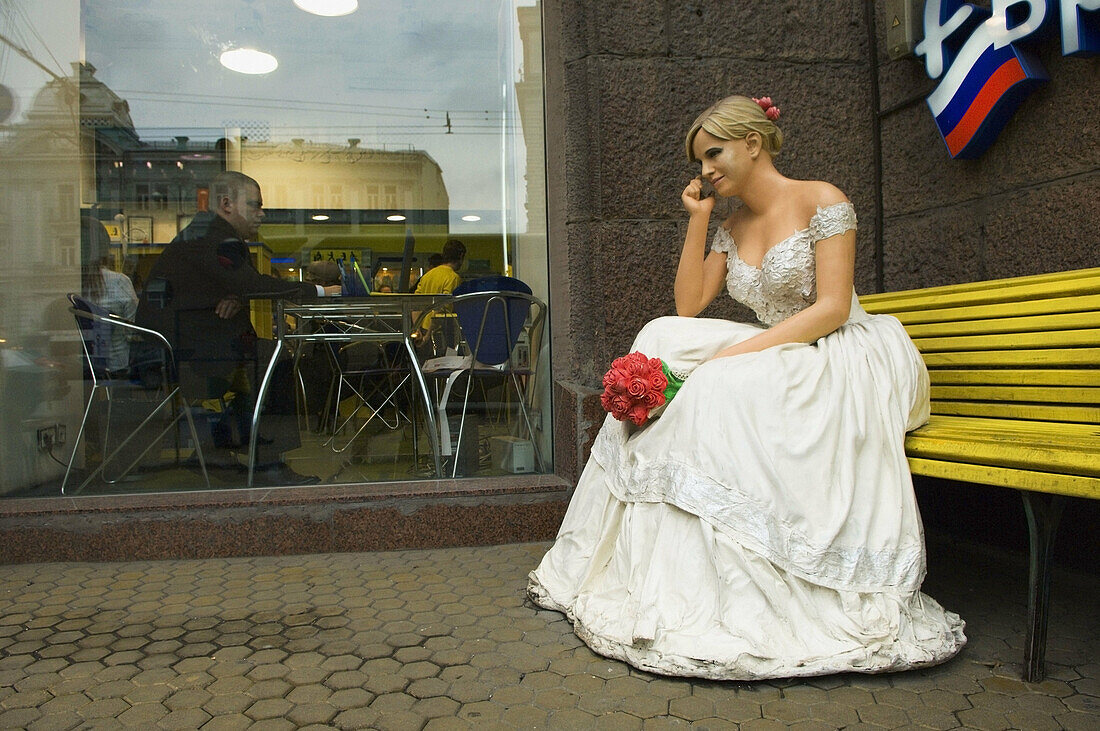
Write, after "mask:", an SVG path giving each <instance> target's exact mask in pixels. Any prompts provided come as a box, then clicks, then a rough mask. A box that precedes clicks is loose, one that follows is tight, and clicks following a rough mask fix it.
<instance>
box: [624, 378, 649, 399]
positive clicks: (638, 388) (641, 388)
mask: <svg viewBox="0 0 1100 731" xmlns="http://www.w3.org/2000/svg"><path fill="white" fill-rule="evenodd" d="M648 386H649V384H648V383H647V382H646V381H644V380H642V379H641V378H639V377H637V376H635V377H634V378H631V379H630V382H629V383H627V384H626V392H627V393H629V394H630V395H631V396H633V397H634V398H640V397H641V396H643V395H645V392H646V389H647V388H648Z"/></svg>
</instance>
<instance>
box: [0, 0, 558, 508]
mask: <svg viewBox="0 0 1100 731" xmlns="http://www.w3.org/2000/svg"><path fill="white" fill-rule="evenodd" d="M0 22H3V23H5V24H6V25H5V27H4V29H3V38H4V40H5V44H4V51H5V53H7V54H8V55H6V56H5V57H4V58H5V60H7V63H6V64H4V65H0V91H3V92H4V94H0V101H3V100H5V99H10V103H4V104H0V116H2V117H3V118H4V119H3V120H0V121H3V123H4V127H3V128H2V132H0V159H2V160H3V165H2V166H0V180H2V181H3V184H2V187H3V189H4V190H5V196H3V200H0V253H3V254H4V255H5V261H6V262H9V263H10V266H9V267H8V268H7V269H6V270H5V271H3V272H2V273H0V278H2V279H3V280H4V281H3V282H0V310H2V314H0V356H2V361H0V387H2V389H3V393H4V397H3V401H2V405H0V428H3V429H4V430H5V431H6V432H8V433H9V434H12V435H15V438H13V439H9V440H7V443H5V444H3V446H0V462H2V463H3V464H5V466H6V469H5V473H6V474H5V475H3V476H2V477H0V493H5V494H36V493H41V494H50V493H51V491H52V490H53V489H54V488H55V487H56V485H57V484H58V483H59V482H60V475H61V473H62V472H63V471H64V470H63V469H62V465H63V464H64V463H65V462H66V461H67V459H68V457H69V456H70V455H71V454H72V446H73V444H72V442H73V440H74V439H75V435H76V433H77V432H78V430H79V427H80V425H81V414H82V412H83V410H84V406H85V404H86V402H87V396H88V392H87V384H86V383H85V382H84V376H85V375H87V374H86V373H85V371H86V367H85V366H82V365H81V363H80V358H79V348H78V344H79V342H80V340H81V338H80V336H79V334H78V333H77V332H76V328H75V326H74V324H73V320H72V317H71V315H70V313H69V307H68V301H67V300H66V295H67V294H69V293H77V294H84V295H87V294H88V291H87V284H88V282H89V281H90V279H89V276H88V273H89V272H90V271H99V272H100V273H101V276H103V277H110V278H111V279H110V281H111V282H116V281H122V279H125V280H126V281H127V282H130V283H131V285H132V287H133V289H134V291H135V292H137V293H141V292H142V291H143V290H144V289H145V288H146V287H147V286H148V283H149V273H150V271H151V269H152V267H153V264H154V262H155V261H156V260H157V258H158V257H159V255H160V254H161V253H162V252H163V251H164V249H165V247H166V246H167V245H169V243H170V242H171V241H172V240H173V239H174V238H175V237H176V236H177V235H178V234H179V233H180V232H181V231H182V230H184V229H185V228H186V227H187V226H188V225H189V224H191V223H192V222H193V221H194V220H195V218H196V216H202V215H203V214H204V213H209V212H210V211H211V204H212V201H211V200H210V189H209V184H210V181H211V180H212V179H213V177H214V176H215V175H217V174H218V173H219V172H221V171H224V170H236V171H240V172H243V173H245V174H247V175H249V176H251V177H252V178H254V179H255V180H257V181H258V182H259V184H260V186H261V188H262V190H263V196H264V205H265V209H266V213H267V216H266V219H265V221H264V223H263V225H262V227H261V229H260V233H259V235H258V236H257V237H256V239H257V240H256V241H253V242H251V243H250V246H249V251H250V256H251V266H254V267H255V268H256V269H257V270H258V271H259V272H261V273H263V274H268V275H271V276H275V277H279V278H282V279H286V280H293V281H305V280H309V281H316V282H319V283H322V284H323V283H325V282H331V281H339V280H338V279H333V278H332V277H333V274H332V272H326V270H325V267H324V266H318V263H320V264H322V265H323V264H324V263H327V262H341V261H342V262H344V263H348V264H349V268H350V263H351V262H353V261H354V262H355V264H356V265H358V266H359V267H360V268H361V270H362V272H363V284H364V287H365V288H366V289H369V290H371V291H373V292H374V293H383V292H394V293H400V292H402V291H405V292H407V291H410V289H411V288H412V287H414V286H415V283H416V282H417V280H418V279H419V278H420V277H421V276H422V275H423V274H424V272H425V271H426V270H427V269H428V268H429V258H430V256H431V255H432V254H438V253H439V252H440V251H441V250H442V248H443V245H444V242H446V241H447V240H448V239H451V238H456V237H457V238H460V239H461V240H462V241H463V242H464V243H465V245H466V247H467V249H468V255H467V257H466V263H465V265H464V268H463V271H462V276H463V278H464V279H467V280H474V279H477V278H479V277H485V276H489V275H501V274H506V275H511V276H514V277H518V278H520V279H522V280H523V281H525V282H526V283H527V284H528V285H529V286H530V287H531V289H532V290H533V292H534V296H536V297H538V298H541V299H542V300H546V299H547V289H546V288H547V281H546V250H545V247H546V244H545V222H544V218H545V202H544V200H543V198H544V195H545V193H544V186H543V182H542V181H543V162H542V157H541V152H542V148H543V144H542V86H541V30H540V27H539V10H538V7H537V4H535V3H533V2H530V3H529V2H526V1H522V0H521V1H519V2H516V1H513V0H474V1H472V2H471V1H467V0H461V1H460V0H453V1H450V2H442V3H441V2H438V1H436V0H402V2H400V3H360V4H359V7H358V8H357V9H353V10H352V11H351V12H350V13H348V14H346V15H342V16H339V17H325V16H321V15H315V14H312V13H308V12H304V11H303V10H302V9H300V8H299V7H297V6H296V5H295V4H294V3H283V2H280V3H266V2H264V3H261V2H253V1H251V0H233V1H231V2H224V1H219V2H210V1H200V2H194V3H187V4H181V3H177V2H175V1H174V0H148V1H147V2H143V3H140V4H120V3H116V2H110V1H108V0H83V2H79V1H78V0H71V1H69V2H59V3H53V4H51V5H50V7H49V8H44V7H41V6H40V5H39V4H37V3H34V2H31V1H30V0H22V1H17V2H15V3H14V10H13V12H10V13H8V14H7V15H6V16H5V17H4V18H3V19H2V20H0ZM244 45H249V47H255V48H258V49H262V50H264V51H265V52H267V53H269V54H271V56H272V57H273V58H275V59H277V66H276V67H275V68H274V69H271V70H269V71H267V72H265V73H261V74H253V73H248V74H244V73H238V72H235V71H233V70H231V69H229V68H227V67H226V66H225V65H223V64H222V63H221V61H220V58H221V55H222V53H223V52H224V51H226V50H229V49H231V48H235V47H243V46H244ZM82 216H83V217H84V219H85V223H86V224H87V222H88V221H94V222H98V224H100V226H101V227H102V234H100V232H99V231H97V233H96V236H95V243H94V246H93V245H89V244H88V243H86V240H87V235H85V236H84V237H83V238H82V225H81V217H82ZM86 227H90V224H89V225H88V226H86ZM93 249H94V251H93ZM326 277H328V278H327V279H326ZM104 307H105V308H106V309H107V310H109V311H111V312H114V314H116V315H118V316H121V317H123V318H127V317H132V313H130V312H128V311H125V309H124V308H119V307H116V306H112V305H104ZM250 309H251V320H252V323H253V325H254V327H255V330H256V332H257V334H258V336H259V337H260V338H261V339H270V338H272V337H273V334H274V331H275V328H274V327H273V323H272V314H273V311H274V309H273V307H272V304H271V302H269V301H256V302H253V303H252V304H251V306H250ZM291 327H293V324H292V325H291ZM311 347H312V346H311ZM525 347H529V344H528V345H527V346H525ZM313 349H314V350H317V349H316V348H313ZM311 354H313V355H317V358H316V359H315V360H317V361H318V362H323V361H325V359H323V358H321V357H320V355H321V353H311ZM385 355H386V358H387V362H390V361H392V360H393V356H394V354H393V353H385ZM325 358H328V354H325ZM525 358H527V359H529V360H530V361H532V362H540V363H541V365H542V370H544V371H546V373H547V376H543V377H537V376H536V375H535V373H534V371H535V369H532V374H531V376H530V380H531V384H530V385H531V387H532V389H533V390H532V391H531V393H530V394H529V396H528V398H530V400H531V402H532V404H533V406H534V408H533V410H532V412H531V413H533V414H534V418H535V419H536V420H537V421H539V426H540V429H539V430H538V434H539V437H538V438H539V439H540V440H541V441H542V442H543V443H542V444H540V445H539V449H540V450H541V452H542V453H544V454H550V453H551V452H552V450H551V449H550V448H549V439H550V429H549V425H550V419H549V416H550V414H549V393H548V389H549V378H548V366H549V364H548V361H545V358H546V354H545V349H543V352H542V353H541V355H540V354H538V353H526V354H525ZM543 361H545V362H543ZM116 365H117V364H116ZM311 369H312V370H313V371H315V372H314V373H312V375H309V374H308V373H307V375H304V376H301V377H300V378H299V382H300V383H301V388H300V389H299V390H300V393H299V394H298V396H297V398H298V402H297V404H298V412H299V426H300V427H301V428H302V429H303V435H304V438H303V449H306V448H307V447H308V446H310V445H311V444H313V443H319V442H321V441H324V439H317V440H312V441H311V440H310V432H314V433H316V432H317V431H318V430H319V429H322V428H323V427H324V425H325V424H330V423H332V421H331V417H332V414H333V413H334V412H335V413H337V414H339V413H341V412H343V413H349V410H350V413H352V414H355V413H358V412H357V411H356V410H357V409H365V408H366V407H364V405H363V404H359V405H356V404H355V403H342V402H341V400H340V399H339V398H336V403H328V404H326V403H325V402H326V401H329V402H331V401H332V400H333V398H335V397H331V396H330V395H329V394H328V393H327V391H326V387H327V386H328V385H330V384H331V383H332V382H333V380H332V379H333V375H332V373H331V369H329V370H328V371H326V370H325V368H323V367H321V366H319V365H318V364H317V363H312V364H310V363H307V364H306V365H305V366H304V367H303V369H302V372H303V373H305V372H308V371H310V370H311ZM115 370H116V371H119V372H121V369H115ZM307 381H309V382H307ZM493 397H494V394H489V393H486V394H485V398H484V401H485V402H486V404H488V403H490V402H492V401H493ZM402 399H404V401H402ZM402 399H395V400H394V403H392V404H390V405H389V406H391V407H396V409H397V411H398V412H400V410H401V409H402V408H404V409H405V411H406V412H408V413H406V414H405V422H404V423H402V422H401V421H400V419H397V420H396V423H397V427H396V428H392V429H391V428H388V427H383V428H380V429H379V430H378V431H377V433H370V431H369V430H368V437H369V438H368V439H366V440H364V442H365V446H364V449H363V450H362V451H361V453H359V454H356V455H352V456H351V457H350V458H343V457H341V458H339V459H337V458H333V457H332V456H331V455H321V454H319V453H316V452H315V453H310V454H305V453H303V454H302V455H299V459H300V460H302V462H301V463H302V464H303V465H306V466H307V467H308V468H309V469H312V472H313V474H315V475H317V476H319V477H321V478H322V479H325V480H330V481H345V480H346V481H357V482H358V481H364V480H366V481H370V480H376V479H407V478H410V477H419V476H423V474H424V469H425V464H426V462H424V461H423V460H422V459H421V460H420V461H419V462H418V461H417V460H418V455H419V454H420V453H422V452H423V450H424V449H425V444H426V443H425V444H419V443H410V441H411V436H410V435H409V434H407V433H406V432H409V431H414V429H411V428H410V427H412V426H413V422H414V421H415V420H416V419H417V418H421V419H422V418H423V415H422V414H421V415H420V417H418V416H417V414H416V413H415V406H414V405H413V402H412V400H411V399H410V397H402ZM223 400H224V399H223ZM207 401H208V403H206V404H198V405H192V408H196V409H204V410H205V411H206V412H212V413H214V414H217V413H219V412H220V409H221V408H222V407H221V406H219V405H218V404H216V403H213V404H212V403H210V402H216V401H218V399H208V400H207ZM498 406H499V404H498ZM134 408H137V407H134ZM122 410H123V411H125V408H123V409H122ZM323 410H324V411H325V412H324V413H322V411H323ZM367 410H369V409H367ZM490 411H491V410H490V409H489V408H488V407H486V410H485V412H484V413H483V414H482V415H481V417H479V418H485V419H486V420H488V421H491V422H493V424H494V428H496V430H497V431H498V432H499V433H500V434H504V435H508V434H510V432H511V427H512V424H511V420H512V417H511V416H510V415H509V414H506V413H504V412H502V411H501V410H500V409H499V408H498V409H497V410H496V411H495V412H493V413H489V412H490ZM116 413H118V409H116ZM364 413H365V412H364ZM196 415H198V416H202V419H205V420H206V422H208V426H209V424H216V423H217V421H218V418H217V417H216V416H210V413H204V414H200V413H199V412H196ZM132 416H133V414H130V415H129V416H128V417H127V418H131V417H132ZM202 419H200V420H199V421H200V422H201V421H202ZM388 423H394V420H393V419H390V421H389V422H388ZM416 426H417V427H418V428H419V432H420V433H419V435H418V437H417V438H418V439H420V440H423V438H424V435H423V426H424V425H423V424H417V425H416ZM372 429H373V427H372ZM43 430H45V431H46V433H47V435H48V434H51V433H52V434H53V435H54V436H53V437H51V438H48V439H47V442H48V444H47V446H46V447H42V446H41V444H42V433H43ZM200 431H201V423H200ZM487 433H488V434H490V435H492V434H493V433H494V429H493V428H490V429H488V430H487ZM58 434H61V435H63V437H64V435H67V438H64V441H65V443H61V441H62V440H63V438H62V437H59V436H58ZM321 436H322V437H328V436H330V435H321ZM189 439H190V437H189V436H188V435H186V434H183V435H182V436H176V437H175V441H176V443H175V444H174V445H170V446H173V447H177V448H178V447H179V446H180V443H183V452H184V453H185V454H186V453H187V449H188V444H186V442H187V441H188V440H189ZM192 441H193V440H192ZM167 446H169V445H165V447H167ZM190 446H192V447H193V446H194V445H190ZM481 447H482V451H483V452H484V453H485V454H488V453H489V449H488V444H487V443H486V444H483V445H481ZM78 451H79V452H80V454H78V455H77V458H76V461H77V463H78V466H81V463H83V462H85V461H87V462H88V463H89V464H93V463H94V462H95V460H96V459H98V456H97V455H96V454H94V453H93V452H94V451H95V449H93V448H91V447H89V446H88V445H84V446H81V447H79V449H78ZM168 451H171V450H168V449H167V448H165V449H161V450H153V452H152V453H151V454H152V458H151V459H149V460H147V464H142V465H139V467H138V469H137V470H136V471H135V474H136V475H137V477H136V478H135V479H134V480H133V484H132V485H130V486H128V487H127V486H123V487H121V488H120V487H119V486H118V485H116V486H114V487H113V488H111V489H139V490H159V489H190V488H192V487H194V486H195V482H196V481H195V479H194V475H193V474H192V475H188V474H187V473H186V472H182V473H179V474H176V472H179V470H176V472H171V471H170V470H168V469H167V468H166V466H165V465H166V458H165V455H166V454H167V452H168ZM174 451H175V452H176V453H177V456H178V453H179V451H180V450H179V449H175V450H174ZM238 459H240V458H239V455H238ZM483 461H484V462H485V463H486V469H483V470H481V472H482V473H486V474H491V473H499V472H500V468H499V465H498V466H496V467H493V465H492V464H491V463H490V462H489V461H488V460H483ZM382 463H387V464H390V465H392V469H389V470H388V471H386V470H379V469H371V468H370V467H371V466H372V465H375V464H382ZM477 471H478V470H474V472H477ZM169 473H170V474H169ZM223 477H224V479H223V480H222V484H224V485H225V486H237V485H239V484H241V481H242V478H241V477H240V476H239V475H225V476H223Z"/></svg>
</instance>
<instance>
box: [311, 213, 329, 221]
mask: <svg viewBox="0 0 1100 731" xmlns="http://www.w3.org/2000/svg"><path fill="white" fill-rule="evenodd" d="M310 218H312V219H313V220H314V221H327V220H328V216H326V215H325V214H323V213H315V214H313V215H312V216H310Z"/></svg>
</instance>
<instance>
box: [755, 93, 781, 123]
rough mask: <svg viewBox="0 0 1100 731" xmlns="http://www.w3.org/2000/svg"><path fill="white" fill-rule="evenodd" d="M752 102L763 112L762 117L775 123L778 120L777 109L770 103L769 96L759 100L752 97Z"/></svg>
mask: <svg viewBox="0 0 1100 731" xmlns="http://www.w3.org/2000/svg"><path fill="white" fill-rule="evenodd" d="M752 100H753V101H754V102H756V103H757V104H759V105H760V108H761V109H763V110H764V116H765V117H767V118H768V119H770V120H771V121H773V122H775V121H778V120H779V107H777V106H775V104H773V103H772V98H771V97H770V96H762V97H760V98H759V99H757V98H756V97H753V98H752Z"/></svg>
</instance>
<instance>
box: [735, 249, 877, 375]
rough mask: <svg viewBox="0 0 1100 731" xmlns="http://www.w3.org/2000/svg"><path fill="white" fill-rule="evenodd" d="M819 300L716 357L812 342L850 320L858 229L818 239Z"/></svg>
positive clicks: (816, 258) (816, 259) (816, 257)
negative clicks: (786, 344) (788, 344)
mask: <svg viewBox="0 0 1100 731" xmlns="http://www.w3.org/2000/svg"><path fill="white" fill-rule="evenodd" d="M814 258H815V261H816V264H817V301H816V302H814V303H813V304H812V305H810V306H809V307H807V308H806V309H804V310H802V311H801V312H799V313H798V314H796V315H792V316H790V317H788V318H787V319H786V320H784V321H783V322H781V323H779V324H778V325H775V326H774V327H770V328H768V329H767V330H764V331H763V332H761V333H760V334H759V335H754V336H753V337H751V338H749V339H748V340H745V341H744V342H740V343H738V344H736V345H731V346H730V347H728V348H726V349H725V350H721V351H719V352H718V354H717V355H715V356H714V357H715V358H725V357H728V356H731V355H740V354H742V353H755V352H757V351H760V350H764V349H765V348H771V347H773V346H776V345H783V344H784V343H812V342H813V341H815V340H817V339H818V338H822V337H824V336H826V335H828V334H829V333H831V332H833V331H834V330H836V329H837V328H838V327H840V326H841V325H843V324H844V323H845V322H847V320H848V315H849V313H850V311H851V309H852V287H853V280H854V279H855V262H856V232H855V230H849V231H845V232H844V233H842V234H837V235H836V236H830V237H829V238H827V239H822V240H821V241H818V242H817V245H816V251H815V255H814Z"/></svg>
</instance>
